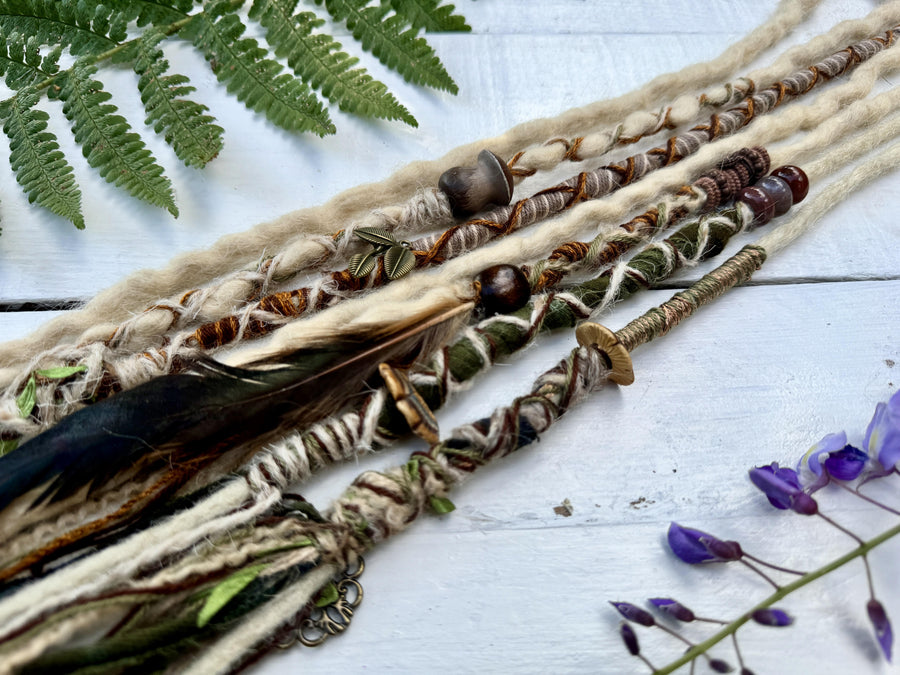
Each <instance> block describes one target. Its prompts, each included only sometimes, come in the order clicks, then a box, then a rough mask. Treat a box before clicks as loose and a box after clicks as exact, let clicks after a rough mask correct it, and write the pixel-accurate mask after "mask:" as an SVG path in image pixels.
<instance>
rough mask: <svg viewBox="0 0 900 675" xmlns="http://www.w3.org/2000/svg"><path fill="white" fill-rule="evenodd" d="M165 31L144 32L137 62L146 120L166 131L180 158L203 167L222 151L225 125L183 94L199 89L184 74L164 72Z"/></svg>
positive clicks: (155, 127) (165, 136) (135, 69)
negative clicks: (216, 122) (223, 126)
mask: <svg viewBox="0 0 900 675" xmlns="http://www.w3.org/2000/svg"><path fill="white" fill-rule="evenodd" d="M163 38H164V35H163V34H162V32H160V31H159V30H157V29H155V28H151V29H150V30H148V31H147V32H146V33H144V36H143V39H142V40H141V44H140V50H139V51H138V54H137V58H136V59H135V61H134V71H135V72H136V73H137V74H138V75H140V76H141V77H140V79H139V80H138V90H139V91H140V92H141V101H143V103H144V108H145V109H146V111H147V119H146V122H147V124H148V125H150V126H152V127H153V130H154V131H155V132H156V133H158V134H163V136H164V138H165V139H166V142H167V143H168V144H169V145H171V146H172V149H173V150H174V151H175V154H176V155H177V156H178V158H179V159H180V160H181V161H183V162H184V163H185V164H187V165H188V166H194V167H197V168H198V169H199V168H202V167H204V166H206V164H207V163H209V162H210V161H211V160H212V159H213V158H214V157H215V156H216V155H218V154H219V151H221V150H222V134H223V133H224V131H223V129H222V127H220V126H217V125H215V124H213V122H214V121H215V119H214V118H213V117H210V116H209V115H206V114H204V113H206V112H207V111H208V110H209V109H208V108H207V107H206V106H204V105H200V104H199V103H194V102H193V101H189V100H187V99H184V98H182V97H183V96H185V95H187V94H190V93H191V92H193V91H196V89H195V88H194V87H192V86H189V85H188V84H187V82H188V78H187V77H185V76H184V75H164V73H165V72H166V70H168V68H169V62H168V61H166V60H165V58H163V53H162V50H160V49H159V47H158V46H157V45H159V43H160V41H162V39H163Z"/></svg>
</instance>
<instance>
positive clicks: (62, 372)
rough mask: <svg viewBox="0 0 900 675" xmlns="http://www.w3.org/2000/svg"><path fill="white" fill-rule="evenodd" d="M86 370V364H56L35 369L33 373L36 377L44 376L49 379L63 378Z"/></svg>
mask: <svg viewBox="0 0 900 675" xmlns="http://www.w3.org/2000/svg"><path fill="white" fill-rule="evenodd" d="M86 370H87V366H84V365H81V366H57V367H56V368H46V369H44V370H36V371H34V374H35V375H37V376H38V377H46V378H47V379H49V380H64V379H66V378H67V377H71V376H72V375H74V374H75V373H83V372H85V371H86Z"/></svg>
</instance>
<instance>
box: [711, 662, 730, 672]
mask: <svg viewBox="0 0 900 675" xmlns="http://www.w3.org/2000/svg"><path fill="white" fill-rule="evenodd" d="M707 663H708V665H709V667H710V669H712V670H713V671H714V672H716V673H730V672H731V671H732V670H734V668H732V667H731V664H730V663H728V661H723V660H722V659H710V660H709V661H708V662H707Z"/></svg>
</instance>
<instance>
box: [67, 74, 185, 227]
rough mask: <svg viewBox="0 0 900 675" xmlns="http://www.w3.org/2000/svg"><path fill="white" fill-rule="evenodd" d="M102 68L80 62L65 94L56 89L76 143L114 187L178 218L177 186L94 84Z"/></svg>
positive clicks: (108, 96) (96, 83) (68, 78)
mask: <svg viewBox="0 0 900 675" xmlns="http://www.w3.org/2000/svg"><path fill="white" fill-rule="evenodd" d="M96 72H97V68H96V67H95V66H93V65H89V64H84V63H79V62H76V63H75V65H74V66H73V67H72V68H71V69H70V70H69V71H67V72H65V73H63V74H61V75H60V76H59V79H58V80H57V84H58V85H59V89H58V90H56V89H54V88H51V89H50V92H51V93H52V95H53V96H54V97H58V98H60V99H62V101H63V114H65V116H66V118H67V119H68V120H69V121H70V122H71V123H72V133H73V134H74V135H75V141H76V142H77V143H78V144H79V145H81V146H82V152H83V153H84V156H85V157H86V158H87V161H88V164H90V165H91V166H92V167H94V168H95V169H97V170H98V171H99V172H100V175H101V176H103V177H104V178H105V179H106V180H107V181H108V182H110V183H113V184H114V185H118V186H119V187H122V188H124V189H125V190H127V191H128V192H129V193H131V194H132V195H134V196H135V197H137V198H138V199H142V200H144V201H146V202H149V203H150V204H154V205H155V206H161V207H164V208H166V209H168V211H169V213H171V214H172V215H173V216H178V209H177V208H176V206H175V198H174V196H173V194H172V184H171V183H170V182H169V179H168V178H166V176H165V175H164V174H163V169H162V167H160V166H159V165H158V164H157V163H156V160H155V159H154V158H153V155H152V154H150V151H149V150H148V149H147V147H146V146H145V145H144V141H143V140H141V137H140V136H138V135H137V134H136V133H134V132H133V131H131V127H130V126H129V124H128V122H126V121H125V118H124V117H122V116H121V115H116V114H115V112H116V107H115V106H114V105H111V104H108V103H107V101H108V100H109V99H110V98H111V97H110V95H109V94H108V93H107V92H105V91H103V85H102V84H100V82H98V81H97V80H95V79H93V75H94V73H96Z"/></svg>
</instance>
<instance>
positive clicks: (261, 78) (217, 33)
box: [180, 0, 334, 136]
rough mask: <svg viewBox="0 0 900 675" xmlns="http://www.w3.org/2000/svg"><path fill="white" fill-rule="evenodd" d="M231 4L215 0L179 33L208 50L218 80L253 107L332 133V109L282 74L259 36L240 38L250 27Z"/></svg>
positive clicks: (296, 125)
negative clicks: (246, 25)
mask: <svg viewBox="0 0 900 675" xmlns="http://www.w3.org/2000/svg"><path fill="white" fill-rule="evenodd" d="M232 7H233V3H229V2H227V0H213V2H211V3H210V4H209V5H207V6H206V8H205V9H204V11H203V12H200V13H198V14H196V15H195V16H194V17H193V18H192V19H191V20H190V21H189V22H188V23H187V25H186V26H185V27H184V28H183V29H182V30H181V33H180V34H181V35H182V36H184V37H186V38H188V39H189V40H191V41H192V42H193V43H194V45H195V46H196V47H197V48H198V49H200V51H202V52H203V55H204V56H205V57H206V60H207V61H209V63H210V66H211V67H212V70H213V72H214V73H215V75H216V77H217V78H218V80H219V82H222V83H223V84H224V85H225V86H226V88H227V89H228V91H229V92H231V93H232V94H234V95H235V96H236V97H237V98H238V100H239V101H241V102H242V103H243V104H244V105H246V106H247V107H248V108H250V109H251V110H255V111H256V112H261V113H265V115H266V117H267V118H268V119H269V120H270V121H271V122H272V123H273V124H276V125H277V126H280V127H281V128H283V129H287V130H288V131H312V132H313V133H315V134H317V135H319V136H324V135H326V134H333V133H334V125H333V124H332V123H331V119H330V118H329V117H328V112H327V111H326V110H325V108H324V106H323V105H322V103H321V102H320V101H319V99H317V98H316V96H315V94H313V92H312V90H311V89H310V88H309V87H308V86H307V85H306V84H304V83H303V82H302V81H300V80H298V79H297V78H295V77H294V76H293V75H290V74H289V73H284V72H282V70H283V68H282V66H281V64H280V63H278V62H277V61H272V60H271V59H266V58H264V57H265V55H266V54H267V52H266V50H265V49H262V48H261V47H260V46H259V44H258V43H257V42H256V40H254V39H252V38H244V39H241V36H242V35H243V34H244V31H245V30H246V27H245V26H244V24H243V23H241V20H240V18H239V17H238V16H237V15H236V14H235V13H234V12H233V11H231V9H232Z"/></svg>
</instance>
